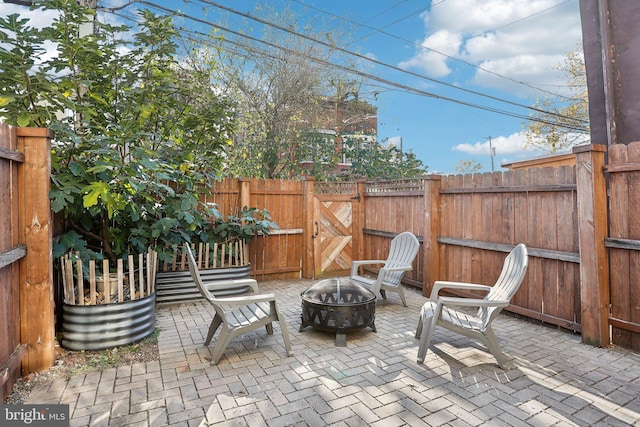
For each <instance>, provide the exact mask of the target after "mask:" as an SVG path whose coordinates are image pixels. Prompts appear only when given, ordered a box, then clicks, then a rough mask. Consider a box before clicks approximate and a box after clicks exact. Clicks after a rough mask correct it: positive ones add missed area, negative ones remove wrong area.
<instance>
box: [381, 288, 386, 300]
mask: <svg viewBox="0 0 640 427" xmlns="http://www.w3.org/2000/svg"><path fill="white" fill-rule="evenodd" d="M380 295H382V298H383V299H387V291H385V290H384V289H380Z"/></svg>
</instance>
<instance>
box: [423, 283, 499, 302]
mask: <svg viewBox="0 0 640 427" xmlns="http://www.w3.org/2000/svg"><path fill="white" fill-rule="evenodd" d="M442 289H462V290H469V291H485V292H489V291H490V290H491V286H487V285H480V284H477V283H464V282H449V281H446V280H436V281H435V282H434V284H433V289H432V290H431V295H430V296H429V299H430V300H431V301H435V300H436V298H438V294H439V293H440V290H442Z"/></svg>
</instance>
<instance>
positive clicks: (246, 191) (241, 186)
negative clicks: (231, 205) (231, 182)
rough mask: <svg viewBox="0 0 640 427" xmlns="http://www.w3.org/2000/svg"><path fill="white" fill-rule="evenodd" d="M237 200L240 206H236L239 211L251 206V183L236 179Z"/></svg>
mask: <svg viewBox="0 0 640 427" xmlns="http://www.w3.org/2000/svg"><path fill="white" fill-rule="evenodd" d="M238 192H239V193H240V194H239V195H238V200H239V201H240V206H238V209H239V210H242V208H243V207H245V206H247V207H249V206H251V181H250V180H248V179H243V178H238ZM238 215H240V211H238Z"/></svg>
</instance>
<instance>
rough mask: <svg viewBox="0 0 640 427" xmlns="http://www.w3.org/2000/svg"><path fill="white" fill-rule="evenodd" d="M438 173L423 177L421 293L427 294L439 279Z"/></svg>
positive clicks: (439, 179)
mask: <svg viewBox="0 0 640 427" xmlns="http://www.w3.org/2000/svg"><path fill="white" fill-rule="evenodd" d="M441 184H442V177H441V176H440V175H427V176H425V177H424V225H423V227H424V229H423V241H422V247H423V248H422V254H423V256H424V259H423V269H422V272H423V273H422V295H424V296H429V294H430V293H431V286H432V285H433V282H434V281H436V280H438V279H440V250H439V249H438V236H439V235H440V186H441Z"/></svg>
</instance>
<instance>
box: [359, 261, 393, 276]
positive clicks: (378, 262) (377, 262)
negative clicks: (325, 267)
mask: <svg viewBox="0 0 640 427" xmlns="http://www.w3.org/2000/svg"><path fill="white" fill-rule="evenodd" d="M385 262H387V260H380V259H369V260H362V261H352V262H351V274H350V276H357V275H358V267H360V266H361V265H372V264H384V263H385Z"/></svg>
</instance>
